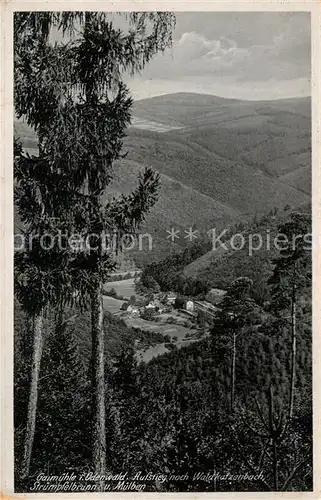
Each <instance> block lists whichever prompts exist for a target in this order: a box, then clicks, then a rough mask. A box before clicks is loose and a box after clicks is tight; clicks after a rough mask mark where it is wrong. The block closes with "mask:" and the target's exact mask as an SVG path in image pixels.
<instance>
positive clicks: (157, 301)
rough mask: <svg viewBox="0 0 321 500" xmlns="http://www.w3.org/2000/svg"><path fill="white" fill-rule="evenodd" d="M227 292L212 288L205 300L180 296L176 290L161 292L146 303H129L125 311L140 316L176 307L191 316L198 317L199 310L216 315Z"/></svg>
mask: <svg viewBox="0 0 321 500" xmlns="http://www.w3.org/2000/svg"><path fill="white" fill-rule="evenodd" d="M225 293H226V291H225V290H221V289H218V288H212V289H211V290H210V291H209V293H208V294H207V296H206V298H205V300H192V299H191V298H180V297H178V296H177V294H176V293H174V292H168V293H159V294H155V296H154V298H153V299H152V300H151V301H149V302H148V303H147V304H145V305H138V304H128V305H127V308H126V309H125V311H126V312H127V313H128V314H130V315H131V316H133V317H139V316H141V315H143V314H144V313H146V311H155V313H158V314H162V313H169V312H171V311H172V309H173V308H174V307H175V308H176V309H178V310H180V311H182V312H184V313H185V314H187V315H189V316H190V317H197V314H198V312H199V311H203V312H205V313H207V314H209V315H210V316H215V313H216V312H217V310H218V309H219V304H220V302H221V301H222V300H223V298H224V295H225Z"/></svg>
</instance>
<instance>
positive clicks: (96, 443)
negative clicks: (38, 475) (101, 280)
mask: <svg viewBox="0 0 321 500" xmlns="http://www.w3.org/2000/svg"><path fill="white" fill-rule="evenodd" d="M91 325H92V397H93V407H92V409H93V423H92V425H93V465H94V470H95V473H96V474H99V475H101V474H105V470H106V429H105V339H104V329H103V301H102V294H101V289H100V286H98V287H97V288H96V290H95V291H94V292H93V293H92V296H91ZM100 486H101V487H103V483H101V482H100Z"/></svg>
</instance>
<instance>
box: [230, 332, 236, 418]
mask: <svg viewBox="0 0 321 500" xmlns="http://www.w3.org/2000/svg"><path fill="white" fill-rule="evenodd" d="M235 361H236V333H235V332H233V351H232V369H231V412H233V409H234V395H235Z"/></svg>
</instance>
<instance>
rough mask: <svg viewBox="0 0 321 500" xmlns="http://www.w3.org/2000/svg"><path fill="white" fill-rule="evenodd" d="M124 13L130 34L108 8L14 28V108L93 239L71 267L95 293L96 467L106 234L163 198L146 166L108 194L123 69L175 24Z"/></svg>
mask: <svg viewBox="0 0 321 500" xmlns="http://www.w3.org/2000/svg"><path fill="white" fill-rule="evenodd" d="M124 15H125V18H126V19H127V22H128V25H129V31H128V34H124V33H123V32H122V31H121V30H120V29H117V28H116V27H114V25H113V22H112V20H111V19H110V15H109V14H108V13H97V12H95V13H92V12H85V13H83V12H74V13H72V12H62V13H50V12H49V13H42V12H39V13H19V14H17V15H16V16H17V17H16V30H15V37H16V39H15V41H16V43H17V48H18V50H17V57H16V65H15V68H16V74H15V85H16V89H15V90H16V99H15V105H16V112H17V115H18V116H19V117H22V116H24V117H25V118H26V119H27V122H28V123H29V124H30V125H31V126H33V127H34V128H35V130H36V131H37V133H38V137H39V152H40V157H41V155H42V154H43V153H44V154H45V156H46V159H48V161H49V167H50V169H51V170H52V171H53V172H54V173H55V174H56V175H57V176H58V177H59V181H60V186H61V185H62V186H64V187H65V188H66V190H67V192H68V191H69V192H71V193H73V194H74V195H75V194H77V195H79V196H78V198H77V196H76V207H77V208H78V209H79V200H80V199H81V200H82V205H83V210H82V211H81V210H78V211H77V210H72V211H71V215H72V216H74V217H75V215H77V217H80V219H81V223H79V221H78V225H79V226H80V227H81V228H82V230H83V232H84V228H86V230H87V231H85V233H86V237H87V243H89V248H88V245H87V248H86V251H85V252H83V253H82V254H80V255H78V259H77V258H76V259H75V261H74V263H73V270H74V276H75V275H77V276H79V277H80V279H79V280H78V281H79V282H78V291H79V294H80V296H81V297H87V296H89V298H90V308H91V318H92V394H93V402H92V410H93V412H92V416H93V464H94V467H95V471H96V472H97V473H98V474H103V473H104V472H105V468H106V443H105V394H104V391H105V387H104V331H103V308H102V285H103V283H104V280H105V279H106V277H107V274H108V272H110V270H111V269H112V268H113V265H114V263H113V258H112V256H111V255H110V254H107V253H106V252H104V249H103V245H102V236H103V233H104V232H105V231H107V232H109V231H113V230H116V231H118V234H119V233H120V234H122V232H125V231H133V230H134V231H135V230H136V229H137V227H138V226H139V224H140V223H141V222H142V221H143V220H144V217H145V214H146V213H147V212H148V210H149V209H150V208H151V206H152V205H153V204H154V203H155V201H156V199H157V192H158V181H159V176H158V175H155V174H154V172H153V171H152V170H151V169H150V168H147V169H146V170H145V172H144V173H143V174H142V175H141V177H140V179H139V186H138V188H137V190H136V191H134V192H133V193H132V194H131V195H129V196H122V197H121V198H120V199H113V200H111V201H108V202H107V204H104V203H103V201H102V195H103V194H104V192H105V189H106V187H107V186H108V184H109V183H110V182H111V179H112V165H113V162H114V161H115V160H117V159H119V158H120V157H121V150H122V143H123V137H124V133H125V129H126V127H127V126H128V125H129V123H130V107H131V105H132V100H131V98H130V97H129V93H128V89H127V88H126V86H125V85H124V83H123V82H122V73H123V72H125V71H127V72H129V73H131V74H135V73H136V72H138V71H140V70H141V69H143V68H144V66H145V64H146V63H148V62H149V61H150V59H151V58H152V57H153V56H154V55H155V54H156V53H158V52H159V51H164V50H165V49H166V47H167V46H168V45H170V43H171V31H172V27H173V24H174V16H173V15H171V14H168V13H136V12H134V13H129V14H124ZM52 26H56V28H58V30H61V31H62V33H64V34H65V35H67V36H68V37H69V40H68V43H64V42H62V43H59V44H55V45H54V46H52V45H51V44H50V43H49V35H50V30H51V27H52ZM31 49H32V50H31ZM61 176H62V177H61ZM62 181H63V182H64V184H61V182H62ZM50 194H51V193H50ZM57 194H58V196H57V197H56V198H54V200H53V203H54V202H56V203H57V201H58V202H59V201H60V198H61V195H62V190H61V189H60V190H59V189H58V191H57ZM59 196H60V197H59ZM65 196H66V193H65ZM67 196H68V195H67ZM68 201H70V198H68ZM69 229H70V228H69Z"/></svg>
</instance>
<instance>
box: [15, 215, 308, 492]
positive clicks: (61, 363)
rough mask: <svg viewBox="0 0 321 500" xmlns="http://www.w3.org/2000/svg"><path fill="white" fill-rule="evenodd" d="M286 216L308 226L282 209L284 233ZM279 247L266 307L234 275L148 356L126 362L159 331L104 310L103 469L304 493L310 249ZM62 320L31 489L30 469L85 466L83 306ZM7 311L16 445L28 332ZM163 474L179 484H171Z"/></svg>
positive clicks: (49, 363)
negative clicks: (130, 324)
mask: <svg viewBox="0 0 321 500" xmlns="http://www.w3.org/2000/svg"><path fill="white" fill-rule="evenodd" d="M293 221H296V222H295V223H296V224H298V223H299V225H300V227H301V229H302V228H304V227H305V230H306V232H307V231H309V217H307V216H304V215H302V214H292V215H291V216H290V217H289V220H288V221H286V222H285V225H283V227H281V228H280V230H282V231H286V230H287V229H288V230H293V229H294V226H293ZM302 224H303V225H302ZM295 227H296V226H295ZM285 250H286V252H285ZM285 250H284V252H285V253H282V252H280V255H279V256H278V258H277V259H276V261H274V262H273V263H272V267H273V269H274V271H273V272H272V274H271V276H270V279H269V283H268V284H267V286H268V287H269V288H270V293H271V297H272V300H271V301H270V302H269V304H265V307H264V308H263V307H262V306H261V305H260V304H258V303H257V302H256V301H255V300H254V299H253V298H252V297H251V287H252V285H253V283H252V281H251V280H250V279H249V278H246V277H244V278H238V279H236V280H234V281H233V282H232V283H231V284H230V286H229V287H228V293H227V295H226V297H225V299H224V301H223V303H222V306H221V310H220V312H219V313H218V314H217V317H216V319H215V320H214V325H213V327H212V330H211V332H210V335H209V337H208V338H207V339H204V340H201V341H197V342H194V343H192V344H191V345H189V346H187V347H183V348H181V349H174V350H173V351H172V352H170V353H168V354H165V355H163V356H160V357H157V358H154V359H153V360H152V361H151V362H149V363H147V364H145V363H140V364H138V363H137V361H136V358H135V349H136V348H137V345H136V346H135V341H136V339H139V341H140V342H141V343H143V344H144V342H147V343H148V342H157V341H160V340H161V339H159V338H158V337H157V336H154V338H153V336H152V335H150V334H149V335H146V333H145V334H144V337H145V338H143V337H142V333H141V334H140V335H139V332H137V331H130V330H129V329H128V328H127V327H126V326H125V325H124V324H123V323H122V322H121V321H119V320H116V319H115V318H113V317H112V316H108V317H107V316H106V317H105V323H106V328H105V332H106V352H105V355H106V361H107V370H106V374H105V377H106V387H107V388H108V390H107V395H106V415H107V424H106V425H107V427H106V429H107V432H106V446H107V449H108V454H107V461H108V462H107V463H108V470H111V471H124V470H126V471H128V474H129V475H131V476H132V477H133V476H134V475H135V474H137V473H138V472H139V471H149V472H153V473H154V474H158V473H160V471H161V472H162V473H164V474H165V475H166V477H167V480H166V481H164V483H161V484H159V483H158V482H157V481H150V482H148V484H147V486H145V488H146V489H145V491H249V490H251V491H252V490H253V491H263V490H264V491H265V490H269V489H270V490H274V489H278V490H282V489H283V490H310V489H312V475H311V468H312V406H311V405H312V388H311V387H312V386H311V378H312V360H311V352H312V337H311V277H310V265H311V263H310V254H309V252H308V251H307V250H302V249H301V250H297V249H296V250H295V252H294V251H293V252H290V253H288V250H289V249H288V248H287V249H285ZM289 259H290V260H289ZM284 262H286V270H285V271H284ZM292 262H293V265H294V266H295V268H296V269H297V277H296V278H295V279H296V280H297V281H296V282H295V286H296V290H297V293H296V298H295V301H296V311H295V319H296V330H295V332H294V331H293V318H292V320H291V310H292V313H293V304H291V301H292V300H293V296H292V295H291V290H290V292H289V286H290V288H291V285H292V286H293V285H294V282H292V280H293V277H292V275H291V272H290V270H291V265H292V264H291V263H292ZM280 273H283V274H282V279H280ZM280 295H281V296H282V297H283V301H281V298H280ZM73 313H74V314H73ZM75 314H76V317H77V319H76V321H73V317H74V315H75ZM64 317H65V321H60V322H58V323H57V322H56V325H58V327H57V326H56V331H55V334H54V335H52V334H51V335H48V338H47V340H46V344H45V345H46V347H45V351H44V354H43V363H42V369H41V378H40V387H39V391H40V395H39V406H38V419H37V428H36V436H35V443H34V459H33V461H32V468H31V475H30V478H29V481H30V483H29V484H30V485H32V484H34V481H35V477H36V476H37V473H38V472H39V470H49V471H50V473H51V474H54V475H59V474H61V473H62V472H63V471H65V470H69V469H73V470H74V469H75V470H77V471H87V470H88V469H90V442H91V441H90V421H91V420H90V345H88V339H89V338H90V335H89V332H90V326H89V321H88V318H86V314H83V315H79V314H78V315H77V311H76V313H75V311H69V313H68V314H67V315H66V314H65V315H64ZM68 318H69V319H68ZM289 318H290V319H289ZM16 319H17V321H18V320H19V324H17V325H16V349H15V353H16V370H17V372H16V386H15V395H16V413H15V426H16V429H17V430H18V432H16V449H21V441H20V440H21V438H22V434H21V433H20V432H19V430H22V429H23V424H24V418H25V409H26V405H27V397H26V394H27V390H26V388H27V387H28V376H27V374H28V369H27V367H28V366H29V363H30V357H28V353H29V356H30V337H28V334H27V332H28V328H27V327H26V325H27V323H26V322H25V320H23V315H22V314H21V313H20V314H16ZM86 320H87V322H86ZM291 321H292V322H291ZM107 323H108V326H107ZM51 328H52V327H51ZM48 331H50V325H48ZM108 332H113V334H112V337H111V336H110V333H108ZM293 334H295V336H296V337H295V338H296V354H295V359H294V358H293V357H292V352H293ZM28 345H29V347H28ZM293 362H295V383H294V386H293V387H292V385H291V384H292V382H291V380H292V378H291V373H292V369H293ZM292 391H294V394H293V404H292V403H291V402H290V401H291V397H292V396H291V393H292ZM291 406H292V407H291ZM18 409H19V411H17V410H18ZM16 460H17V464H18V463H19V456H18V455H17V456H16ZM80 464H81V465H80ZM204 471H206V472H207V471H212V474H213V472H214V471H215V473H216V474H217V478H218V479H217V480H215V481H214V482H213V481H212V480H211V481H208V482H207V481H205V480H204V479H201V478H199V479H195V480H193V479H192V478H193V476H194V474H197V472H202V473H204ZM170 474H172V475H174V476H177V477H178V476H180V477H184V478H185V480H180V479H177V480H170V479H169V477H170ZM186 474H187V476H186ZM246 474H247V475H248V477H249V478H250V479H246V477H247V476H246ZM229 475H230V476H229ZM239 475H240V476H241V479H240V480H237V481H235V480H233V479H231V478H233V477H234V476H235V477H236V476H239ZM252 476H255V477H256V478H258V479H257V480H255V481H254V480H253V478H252ZM224 477H225V479H224ZM228 477H230V480H229V479H228ZM186 478H188V479H186ZM220 478H221V479H220ZM226 478H227V479H226ZM24 488H25V486H24Z"/></svg>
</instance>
